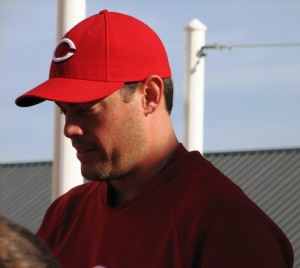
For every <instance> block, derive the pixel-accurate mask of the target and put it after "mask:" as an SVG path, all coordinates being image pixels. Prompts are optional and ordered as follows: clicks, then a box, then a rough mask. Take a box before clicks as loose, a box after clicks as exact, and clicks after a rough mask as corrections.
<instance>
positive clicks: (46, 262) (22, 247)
mask: <svg viewBox="0 0 300 268" xmlns="http://www.w3.org/2000/svg"><path fill="white" fill-rule="evenodd" d="M0 267H1V268H37V267H39V268H59V267H60V265H59V263H58V261H57V260H56V259H55V258H54V257H53V256H52V254H51V252H50V251H49V249H48V248H47V246H46V245H45V244H44V243H43V241H41V240H40V239H39V238H37V237H36V236H35V235H34V234H32V233H31V232H30V231H28V230H27V229H25V228H24V227H22V226H19V225H18V224H16V223H13V222H12V221H10V220H8V219H6V218H4V217H2V216H0Z"/></svg>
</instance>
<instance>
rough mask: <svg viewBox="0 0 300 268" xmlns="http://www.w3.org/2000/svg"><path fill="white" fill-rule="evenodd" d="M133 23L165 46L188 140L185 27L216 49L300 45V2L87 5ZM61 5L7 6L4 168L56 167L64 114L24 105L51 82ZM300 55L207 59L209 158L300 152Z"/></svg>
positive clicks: (183, 0)
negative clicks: (23, 99) (19, 102)
mask: <svg viewBox="0 0 300 268" xmlns="http://www.w3.org/2000/svg"><path fill="white" fill-rule="evenodd" d="M102 9H109V10H111V11H118V12H121V13H127V14H130V15H133V16H135V17H137V18H139V19H141V20H142V21H144V22H146V23H147V24H149V25H150V26H151V27H152V28H153V29H154V30H155V31H156V32H157V33H158V35H159V36H160V37H161V39H162V41H163V42H164V44H165V47H166V49H167V52H168V54H169V59H170V63H171V67H172V70H173V78H174V82H175V99H174V105H175V106H174V110H173V114H172V119H173V122H174V126H175V130H176V133H177V135H178V137H179V139H180V140H182V133H183V120H184V115H183V96H184V95H183V94H184V93H183V90H184V89H183V87H184V82H183V81H184V56H185V54H184V53H185V37H186V33H185V31H184V27H185V26H186V25H187V24H188V23H189V22H190V21H191V20H192V19H194V18H197V19H199V20H200V21H201V22H202V23H204V24H205V25H206V26H207V32H206V43H207V44H214V43H218V44H233V45H238V44H266V43H267V44H271V43H300V30H299V25H300V16H299V14H300V2H299V1H297V0H272V1H271V0H263V1H258V0H236V1H234V0H225V1H224V0H223V1H221V0H219V1H218V0H205V1H201V0H173V1H171V0H160V1H158V0H152V1H145V0H122V1H119V0H109V1H108V0H106V1H104V0H103V1H100V0H87V16H89V15H93V14H95V13H97V12H99V11H100V10H102ZM56 10H57V1H55V0H44V1H39V0H1V1H0V34H1V42H0V59H1V61H0V163H8V162H28V161H43V160H51V159H52V158H53V133H54V105H53V103H52V102H44V103H42V104H40V105H37V106H33V107H31V108H19V107H17V106H15V104H14V101H15V98H16V97H18V96H19V95H21V94H22V93H24V92H25V91H27V90H29V89H31V88H33V87H35V86H36V85H38V84H40V83H41V82H43V81H45V80H46V79H47V76H48V71H49V66H50V60H51V55H52V51H53V49H54V47H55V44H56ZM299 102H300V47H284V48H251V49H250V48H248V49H238V48H236V49H232V50H209V51H207V56H206V59H205V121H204V151H205V152H219V151H239V150H256V149H272V148H291V147H300V124H299V123H300V105H299Z"/></svg>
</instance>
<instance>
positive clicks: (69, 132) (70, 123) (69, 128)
mask: <svg viewBox="0 0 300 268" xmlns="http://www.w3.org/2000/svg"><path fill="white" fill-rule="evenodd" d="M64 134H65V136H66V137H67V138H72V137H74V136H82V135H83V131H82V127H81V126H80V124H79V123H78V122H75V121H74V120H70V119H67V117H66V121H65V126H64Z"/></svg>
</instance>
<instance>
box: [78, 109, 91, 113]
mask: <svg viewBox="0 0 300 268" xmlns="http://www.w3.org/2000/svg"><path fill="white" fill-rule="evenodd" d="M90 112H91V109H81V110H80V113H81V114H88V113H90Z"/></svg>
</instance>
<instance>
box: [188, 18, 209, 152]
mask: <svg viewBox="0 0 300 268" xmlns="http://www.w3.org/2000/svg"><path fill="white" fill-rule="evenodd" d="M206 29H207V27H206V26H205V25H204V24H203V23H201V22H200V21H199V20H197V19H193V20H192V21H191V22H190V23H189V24H188V25H187V26H186V27H185V30H186V62H185V64H186V71H185V103H184V106H185V107H184V108H185V120H184V145H185V146H186V148H187V149H188V150H189V151H192V150H197V151H199V152H201V153H203V140H204V131H203V128H204V57H201V56H200V55H199V51H200V49H201V48H202V47H203V46H204V45H205V32H206Z"/></svg>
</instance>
